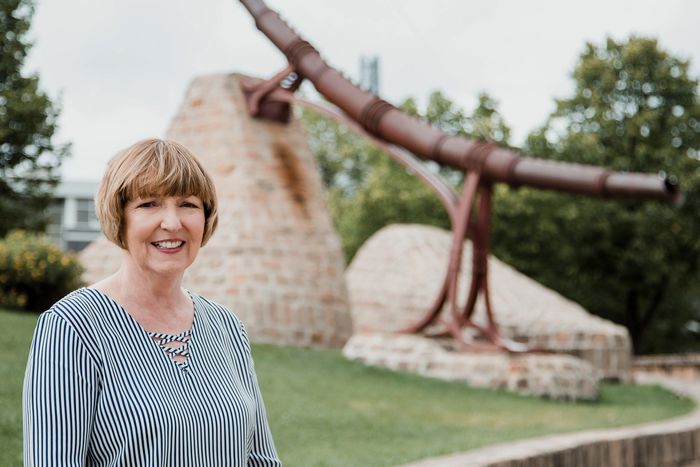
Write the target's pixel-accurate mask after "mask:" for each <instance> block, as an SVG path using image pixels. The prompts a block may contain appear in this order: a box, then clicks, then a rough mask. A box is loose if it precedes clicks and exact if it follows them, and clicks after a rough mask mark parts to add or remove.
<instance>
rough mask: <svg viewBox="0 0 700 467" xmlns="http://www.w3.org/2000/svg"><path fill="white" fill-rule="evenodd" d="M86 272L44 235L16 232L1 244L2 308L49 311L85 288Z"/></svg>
mask: <svg viewBox="0 0 700 467" xmlns="http://www.w3.org/2000/svg"><path fill="white" fill-rule="evenodd" d="M82 273H83V268H82V266H81V265H80V263H79V262H78V259H77V258H76V256H75V255H74V254H73V253H65V252H63V251H62V250H61V249H60V248H59V247H58V246H56V245H54V244H53V243H51V242H49V240H47V239H46V237H44V236H43V235H38V234H35V233H28V232H24V231H21V230H16V231H13V232H10V233H9V234H7V236H6V237H5V239H4V240H2V241H0V307H5V308H15V309H23V310H30V311H43V310H46V309H48V308H49V307H50V306H51V305H53V304H54V303H55V302H56V301H57V300H59V299H60V298H61V297H63V296H64V295H66V294H67V293H69V292H71V291H73V290H75V289H77V288H78V287H80V286H82V282H81V280H80V275H81V274H82Z"/></svg>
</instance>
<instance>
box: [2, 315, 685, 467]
mask: <svg viewBox="0 0 700 467" xmlns="http://www.w3.org/2000/svg"><path fill="white" fill-rule="evenodd" d="M36 318H37V315H33V314H20V313H12V312H0V328H2V329H4V331H5V332H4V339H1V340H0V466H14V465H21V445H22V422H21V391H22V378H23V374H24V366H25V363H26V358H27V351H28V348H29V344H30V340H31V334H32V331H33V328H34V323H35V321H36ZM253 352H254V356H255V362H256V369H257V372H258V379H259V380H260V385H261V387H262V391H263V395H264V397H265V401H266V405H267V411H268V418H269V419H270V425H271V428H272V432H273V434H274V437H275V442H276V444H277V448H278V451H279V453H280V456H281V457H282V460H283V461H284V462H285V465H286V466H288V467H294V466H297V467H314V466H363V467H365V466H367V467H370V466H390V465H395V464H399V463H402V462H408V461H411V460H415V459H420V458H423V457H427V456H435V455H440V454H448V453H451V452H459V451H465V450H468V449H473V448H476V447H479V446H484V445H487V444H492V443H497V442H502V441H507V440H514V439H521V438H527V437H533V436H540V435H544V434H551V433H562V432H565V431H578V430H585V429H591V428H603V427H616V426H623V425H631V424H638V423H643V422H647V421H651V420H659V419H663V418H668V417H673V416H676V415H681V414H684V413H687V412H688V411H690V410H691V409H692V407H693V404H692V403H691V402H690V401H688V400H686V399H680V398H677V397H675V396H673V395H672V394H670V393H669V392H667V391H665V390H663V389H661V388H659V387H654V386H633V385H610V384H606V385H603V387H602V392H601V397H600V400H598V401H596V402H587V403H565V402H554V401H549V400H544V399H537V398H531V397H522V396H518V395H515V394H511V393H507V392H502V391H489V390H482V389H473V388H467V387H465V386H463V385H461V384H458V383H447V382H443V381H437V380H429V379H424V378H420V377H417V376H414V375H409V374H402V373H394V372H390V371H386V370H382V369H376V368H369V367H365V366H364V365H361V364H359V363H356V362H348V361H346V360H345V359H344V358H343V357H342V355H340V352H338V351H311V350H303V349H296V348H285V347H275V346H269V345H256V346H254V348H253Z"/></svg>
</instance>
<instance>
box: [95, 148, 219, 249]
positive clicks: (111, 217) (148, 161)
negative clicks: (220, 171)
mask: <svg viewBox="0 0 700 467" xmlns="http://www.w3.org/2000/svg"><path fill="white" fill-rule="evenodd" d="M193 195H194V196H197V197H198V198H199V199H201V200H202V203H203V204H204V222H205V224H204V234H203V236H202V245H205V244H206V243H207V241H208V240H209V238H211V236H212V234H213V233H214V230H216V225H217V222H218V210H217V201H216V190H215V188H214V183H213V182H212V180H211V177H209V175H208V174H207V172H206V171H205V170H204V167H202V165H201V164H200V163H199V161H197V159H196V158H195V156H194V154H192V152H190V150H189V149H187V148H186V147H185V146H183V145H182V144H180V143H176V142H175V141H169V140H162V139H155V138H152V139H145V140H142V141H139V142H137V143H136V144H134V145H132V146H130V147H128V148H126V149H125V150H123V151H121V152H120V153H118V154H117V155H116V156H114V157H113V158H112V160H110V161H109V164H108V165H107V171H106V172H105V175H104V177H103V178H102V182H101V183H100V187H99V189H98V190H97V194H96V195H95V211H96V213H97V218H98V219H99V220H100V223H101V225H102V232H104V234H105V236H106V237H107V238H108V239H109V240H110V241H112V242H113V243H115V244H117V245H118V246H119V247H121V248H123V249H125V250H126V249H127V246H126V242H125V238H124V233H125V229H126V225H125V217H124V207H125V206H126V203H128V202H129V201H131V200H134V199H137V198H146V197H150V196H193Z"/></svg>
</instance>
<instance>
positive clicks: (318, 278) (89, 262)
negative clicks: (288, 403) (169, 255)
mask: <svg viewBox="0 0 700 467" xmlns="http://www.w3.org/2000/svg"><path fill="white" fill-rule="evenodd" d="M243 79H245V78H244V77H241V76H238V75H230V74H220V75H211V76H203V77H199V78H196V79H195V80H194V81H193V83H192V84H191V86H190V88H189V90H188V91H187V94H186V97H185V100H184V102H183V103H182V105H181V107H180V109H179V111H178V113H177V115H176V116H175V118H174V119H173V121H172V123H171V126H170V129H169V131H168V134H167V137H168V138H170V139H173V140H176V141H179V142H180V143H183V144H184V145H185V146H187V147H189V148H190V149H191V150H192V151H193V152H194V154H196V155H197V156H198V157H199V159H200V160H201V162H202V163H203V165H204V166H205V167H206V168H207V169H208V171H209V172H210V174H211V175H212V177H213V179H214V183H215V185H216V189H217V193H218V196H219V227H218V230H217V232H216V233H215V234H214V236H213V237H212V238H211V240H210V241H209V243H208V244H207V245H206V246H205V247H204V248H203V249H202V250H200V253H199V257H198V258H197V260H196V261H195V263H194V265H193V266H192V267H191V268H190V269H189V270H188V271H187V274H186V277H185V286H186V287H188V288H190V289H192V290H193V291H195V292H197V293H200V294H202V295H204V296H206V297H208V298H211V299H213V300H216V301H218V302H220V303H222V304H224V305H226V306H228V307H229V308H231V309H232V310H234V312H235V313H236V314H237V315H238V316H239V317H240V318H241V319H242V320H243V322H244V323H245V324H246V326H247V328H248V331H249V333H250V335H251V337H252V338H253V339H254V340H256V341H263V342H271V343H277V344H287V345H298V346H313V347H339V346H342V345H343V344H344V343H345V342H346V341H347V339H348V338H349V337H350V334H351V332H352V321H351V317H350V311H349V307H348V300H347V290H346V288H345V283H344V278H343V269H344V265H343V256H342V252H341V247H340V241H339V239H338V237H337V234H336V233H335V230H334V229H333V225H332V222H331V219H330V217H329V215H328V210H327V207H326V205H325V201H324V195H323V187H322V184H321V179H320V176H319V174H318V170H317V168H316V166H315V162H314V158H313V155H312V153H311V150H310V148H309V146H308V143H307V138H306V135H305V133H304V131H303V129H302V127H301V124H300V123H299V122H298V121H296V120H293V121H292V122H291V123H290V124H281V123H275V122H270V121H262V120H256V119H252V118H250V117H249V116H248V113H247V111H246V104H245V100H244V98H243V95H242V93H241V91H240V87H239V82H240V81H241V80H243ZM120 254H121V251H120V250H119V249H118V248H117V247H115V246H114V245H112V244H111V243H109V242H108V241H107V240H106V239H104V238H101V239H99V240H97V241H95V242H94V243H93V244H91V245H90V246H88V247H87V248H86V249H85V250H84V251H83V252H82V254H81V255H80V259H81V261H82V263H83V265H84V266H85V268H86V273H85V276H84V279H85V280H86V282H89V283H91V282H94V281H96V280H98V279H100V278H102V277H105V276H106V275H108V274H111V273H112V272H114V271H115V270H116V269H117V267H118V266H119V261H120Z"/></svg>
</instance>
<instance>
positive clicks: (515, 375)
mask: <svg viewBox="0 0 700 467" xmlns="http://www.w3.org/2000/svg"><path fill="white" fill-rule="evenodd" d="M343 355H344V356H345V357H346V358H348V359H350V360H360V361H362V362H363V363H365V364H367V365H372V366H379V367H383V368H389V369H392V370H400V371H407V372H410V373H416V374H419V375H422V376H427V377H430V378H438V379H444V380H448V381H460V382H463V383H467V384H468V385H469V386H472V387H481V388H490V389H505V390H508V391H512V392H517V393H520V394H524V395H528V396H541V397H548V398H551V399H557V400H568V401H574V400H592V399H595V398H596V397H598V378H597V377H596V376H595V371H594V370H593V367H592V366H591V364H590V363H588V362H586V361H584V360H582V359H580V358H576V357H572V356H571V355H566V354H549V355H541V354H534V353H528V354H519V355H509V354H507V353H505V352H492V353H468V352H454V351H451V350H450V349H449V348H446V347H445V346H443V345H441V343H439V342H438V341H436V340H435V339H427V338H425V337H422V336H417V335H411V334H391V333H361V334H355V335H353V336H352V337H351V338H350V340H349V341H348V343H347V344H346V345H345V347H344V348H343Z"/></svg>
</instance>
